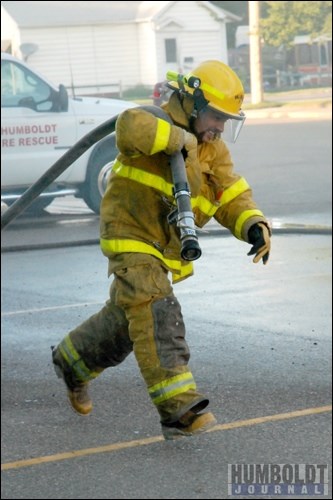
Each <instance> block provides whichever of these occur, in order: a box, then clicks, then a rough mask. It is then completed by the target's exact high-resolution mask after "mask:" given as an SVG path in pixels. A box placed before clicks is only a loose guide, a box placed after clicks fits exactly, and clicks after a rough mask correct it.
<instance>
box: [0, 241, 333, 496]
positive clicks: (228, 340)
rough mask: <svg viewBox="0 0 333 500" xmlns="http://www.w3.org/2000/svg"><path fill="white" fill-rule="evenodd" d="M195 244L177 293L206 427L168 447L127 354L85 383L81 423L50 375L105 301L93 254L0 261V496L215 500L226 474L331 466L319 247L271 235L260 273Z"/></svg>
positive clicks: (326, 262)
mask: <svg viewBox="0 0 333 500" xmlns="http://www.w3.org/2000/svg"><path fill="white" fill-rule="evenodd" d="M200 241H201V247H202V250H203V256H202V257H201V259H199V260H198V261H197V262H196V263H195V268H196V273H195V276H194V277H193V278H191V279H190V280H188V281H185V282H183V283H181V284H179V285H177V286H176V287H175V292H176V294H177V296H178V298H179V300H180V302H181V304H182V308H183V314H184V318H185V322H186V325H187V339H188V343H189V345H190V348H191V353H192V357H191V369H192V371H193V374H194V376H195V379H196V382H197V384H198V387H199V388H200V390H201V391H202V392H203V393H204V394H206V395H207V396H208V397H209V398H210V400H211V405H210V407H211V411H213V412H214V414H215V415H216V417H217V421H218V424H217V426H216V427H215V428H214V429H213V432H211V433H209V434H206V435H202V436H201V437H196V438H191V439H182V440H179V441H177V442H164V441H163V439H162V437H161V432H160V426H159V421H158V416H157V413H156V411H155V409H154V408H153V406H152V404H151V402H150V401H149V398H148V396H147V393H146V389H145V387H144V383H143V381H142V379H141V377H140V374H139V371H138V368H137V366H136V363H135V359H134V357H133V355H130V357H129V358H127V360H125V362H124V363H123V364H122V365H120V366H119V367H117V368H114V369H109V370H107V371H105V372H104V373H103V374H102V375H101V376H100V378H99V379H97V380H95V381H94V382H93V383H92V384H91V394H92V397H93V401H94V405H95V407H94V410H93V413H92V414H91V415H90V416H89V417H87V418H84V417H79V416H77V415H75V414H74V413H73V412H72V411H71V409H70V408H69V406H68V405H67V402H66V396H65V390H64V387H63V384H62V382H61V381H60V380H58V379H57V378H56V377H55V374H54V372H53V368H52V366H51V357H50V354H51V351H50V346H51V345H54V344H56V343H57V342H59V341H60V340H61V339H62V337H63V335H64V334H65V333H66V332H67V331H68V330H69V329H71V328H72V327H74V326H76V325H77V324H78V323H80V322H81V321H83V320H84V319H85V318H87V317H88V316H89V315H90V314H93V313H94V312H96V311H97V310H98V309H99V308H100V307H101V306H102V304H103V303H104V300H105V299H106V298H107V291H108V287H109V282H108V279H107V276H106V262H105V259H104V258H103V257H101V255H100V251H99V248H98V246H95V245H92V246H86V247H72V248H66V249H62V250H60V249H51V250H50V249H47V250H39V251H26V252H11V253H5V254H3V255H2V270H3V271H2V274H3V276H2V279H3V305H2V311H3V312H2V332H3V336H2V370H3V371H2V464H3V465H2V468H3V470H2V498H8V499H9V498H11V499H14V498H31V499H37V498H59V499H60V498H73V499H74V498H75V499H77V498H119V499H120V498H124V499H125V498H137V499H139V498H226V497H227V494H228V490H227V483H228V475H227V470H228V464H240V463H243V464H322V465H328V466H329V467H330V464H331V429H330V425H331V413H330V412H331V406H330V404H331V368H330V352H331V325H330V311H331V267H330V266H331V255H330V254H331V240H330V237H329V236H316V235H308V236H307V235H294V236H292V235H281V236H280V235H277V236H276V237H275V238H274V250H273V251H272V256H271V262H270V263H269V265H267V266H262V265H261V264H260V265H257V266H256V265H254V264H252V263H251V260H250V258H249V257H248V256H247V255H246V252H247V250H248V248H247V246H246V245H245V244H242V243H241V242H238V241H237V240H235V239H233V238H229V237H226V238H221V237H219V236H211V237H203V238H201V240H200ZM300 248H301V249H302V250H301V251H300ZM329 494H330V493H329ZM317 497H318V495H315V496H313V498H317ZM238 498H246V497H245V496H238ZM252 498H253V497H252ZM265 498H271V497H270V496H268V497H267V496H266V497H265ZM307 498H311V496H309V497H307Z"/></svg>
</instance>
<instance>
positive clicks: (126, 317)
mask: <svg viewBox="0 0 333 500" xmlns="http://www.w3.org/2000/svg"><path fill="white" fill-rule="evenodd" d="M169 76H170V75H169ZM168 86H169V87H170V89H172V90H173V92H172V94H171V96H170V99H169V101H168V102H167V103H166V104H164V105H163V110H164V111H165V112H166V113H167V115H168V117H170V118H171V121H170V120H168V121H167V120H164V119H162V118H159V117H157V116H155V115H154V114H152V113H151V112H149V111H147V109H144V108H140V107H137V108H132V109H128V110H126V111H124V112H122V113H121V114H120V115H119V117H118V120H117V123H116V139H117V147H118V149H119V151H120V153H119V155H118V157H117V160H116V162H115V164H114V166H113V170H112V173H111V175H110V177H109V180H108V185H107V189H106V192H105V194H104V196H103V199H102V203H101V212H100V213H101V216H100V220H101V222H100V234H101V240H100V241H101V249H102V252H103V253H104V255H105V256H106V257H107V258H108V274H109V276H111V275H112V277H113V280H112V283H111V287H110V294H109V300H108V301H107V302H106V304H105V306H104V307H103V308H102V309H101V310H100V311H99V312H98V313H97V314H95V315H93V316H92V317H90V318H89V319H87V320H86V321H85V322H83V323H82V324H81V325H80V326H78V327H77V328H75V329H74V330H72V331H71V332H70V333H69V334H68V335H66V336H65V337H64V338H63V340H62V341H61V342H60V343H59V345H58V346H57V347H55V348H53V353H52V354H53V363H54V366H55V370H56V372H57V374H58V376H59V377H62V378H63V379H64V382H65V384H66V387H67V395H68V398H69V401H70V403H71V405H72V407H73V409H74V410H75V411H76V412H77V413H79V414H81V415H87V414H89V413H90V412H91V410H92V401H91V399H90V397H89V394H88V384H89V381H91V380H92V379H94V378H96V377H97V376H98V375H99V374H100V373H101V372H102V371H103V370H104V369H106V368H108V367H111V366H116V365H118V364H119V363H121V362H122V361H123V360H124V359H125V358H126V356H127V355H129V354H130V353H131V352H132V351H134V355H135V358H136V361H137V363H138V366H139V369H140V371H141V375H142V377H143V379H144V381H145V383H146V386H147V390H148V394H149V396H150V398H151V401H152V403H153V404H154V405H155V407H156V409H157V411H158V413H159V417H160V422H161V426H162V433H163V436H164V438H165V439H176V438H178V437H181V436H191V435H193V434H197V433H200V432H204V431H206V430H207V429H209V428H211V427H212V426H213V425H214V424H215V423H216V420H215V417H214V415H213V414H212V413H210V412H204V411H203V410H204V409H205V408H206V407H207V405H208V403H209V400H208V399H207V397H205V396H204V395H202V394H201V393H200V392H199V391H198V389H197V386H196V383H195V380H194V377H193V375H192V373H191V371H190V369H189V367H188V361H189V357H190V352H189V348H188V345H187V343H186V340H185V326H184V321H183V316H182V312H181V307H180V304H179V302H178V300H177V298H176V297H175V295H174V292H173V285H174V284H175V283H177V282H178V281H180V280H183V279H185V278H187V277H189V276H190V275H191V274H192V272H193V269H192V267H193V263H192V262H189V261H186V260H183V259H182V258H181V256H180V248H181V242H180V231H179V228H178V227H177V224H170V219H169V218H168V216H169V214H170V213H171V212H172V211H173V210H174V209H175V198H174V194H173V185H172V176H171V169H170V155H173V154H174V153H176V152H178V151H182V153H183V155H184V158H185V166H186V173H187V179H188V183H189V186H190V192H191V205H192V208H193V214H194V218H195V224H196V225H197V226H198V227H202V226H204V225H205V224H206V223H207V222H208V221H209V220H210V219H211V218H212V217H214V218H215V220H216V221H217V222H218V223H220V224H221V225H222V226H223V227H225V228H227V229H228V230H229V231H230V232H231V233H232V234H233V235H234V236H235V237H236V238H238V239H239V240H241V241H244V242H247V243H249V244H250V245H252V246H251V249H250V251H249V253H248V255H254V258H253V262H254V263H258V262H259V261H260V260H262V262H263V264H266V263H267V261H268V257H269V252H270V228H269V224H268V223H267V221H266V219H265V216H264V215H263V213H262V212H261V211H260V210H259V209H258V208H257V206H256V204H255V202H254V201H253V199H252V192H251V188H250V186H249V185H248V183H247V182H246V180H245V179H244V178H243V177H241V176H240V175H237V174H236V173H234V171H233V163H232V160H231V156H230V153H229V150H228V148H227V146H226V144H225V141H224V138H225V136H226V135H227V134H229V139H230V140H232V141H235V140H236V138H237V135H238V134H239V131H240V129H241V127H242V125H243V122H244V119H245V116H244V113H243V112H242V111H241V106H242V102H243V98H244V90H243V86H242V83H241V81H240V80H239V78H238V76H237V75H236V74H235V73H234V71H233V70H232V69H231V68H230V67H228V66H227V65H225V64H223V63H222V62H220V61H214V60H213V61H206V62H203V63H202V64H200V65H199V66H198V67H197V68H196V69H194V70H193V71H192V72H191V73H190V74H188V75H186V76H182V75H176V76H175V78H173V77H172V78H171V80H170V81H169V83H168ZM171 275H172V279H171Z"/></svg>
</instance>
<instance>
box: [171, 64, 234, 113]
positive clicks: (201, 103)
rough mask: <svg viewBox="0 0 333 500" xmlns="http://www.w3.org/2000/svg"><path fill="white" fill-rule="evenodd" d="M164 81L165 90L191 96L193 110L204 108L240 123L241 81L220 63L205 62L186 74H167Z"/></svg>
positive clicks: (227, 67)
mask: <svg viewBox="0 0 333 500" xmlns="http://www.w3.org/2000/svg"><path fill="white" fill-rule="evenodd" d="M167 79H168V80H169V81H168V87H170V88H172V89H174V90H179V91H180V92H183V93H185V94H190V95H192V96H193V98H194V106H195V109H196V110H197V111H200V110H201V109H203V108H204V107H205V106H207V105H208V106H209V107H210V108H212V109H215V110H216V111H219V112H220V113H223V114H225V115H227V116H229V117H230V118H234V119H236V120H244V115H243V113H242V111H241V106H242V102H243V99H244V88H243V85H242V82H241V81H240V79H239V78H238V76H237V75H236V73H235V72H234V71H233V70H232V69H231V68H230V67H229V66H227V65H226V64H224V63H222V62H221V61H205V62H203V63H202V64H200V65H199V66H198V67H197V68H195V69H194V70H193V71H191V72H190V73H188V74H187V75H179V74H177V73H175V72H173V71H168V73H167Z"/></svg>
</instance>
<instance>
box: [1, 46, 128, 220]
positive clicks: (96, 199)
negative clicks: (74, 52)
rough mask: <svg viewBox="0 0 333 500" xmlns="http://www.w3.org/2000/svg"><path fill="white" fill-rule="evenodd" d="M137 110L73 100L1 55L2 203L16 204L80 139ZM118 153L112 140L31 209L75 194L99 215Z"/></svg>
mask: <svg viewBox="0 0 333 500" xmlns="http://www.w3.org/2000/svg"><path fill="white" fill-rule="evenodd" d="M133 106H136V104H135V103H132V102H130V101H123V100H120V99H100V98H98V97H73V98H71V97H68V93H67V91H66V89H65V87H64V86H63V85H59V87H58V88H57V87H56V86H54V85H53V84H52V83H50V82H48V81H47V80H46V79H45V78H44V77H43V76H41V75H40V74H39V73H38V72H36V71H35V70H33V69H32V68H31V67H29V66H28V65H27V64H26V63H24V62H23V61H21V60H19V59H16V58H15V57H13V56H11V55H9V54H6V53H2V54H1V201H3V202H5V203H6V204H7V205H10V204H12V203H13V202H14V201H15V200H16V199H17V198H19V197H20V196H21V195H22V193H24V191H26V189H28V188H29V187H30V186H31V185H32V184H33V183H34V182H35V181H37V180H38V179H39V178H40V177H41V175H43V174H44V173H45V172H46V171H47V170H48V169H49V168H50V167H51V166H52V165H53V164H54V163H55V162H56V161H57V160H58V159H59V158H60V157H61V156H62V155H63V154H64V153H65V152H66V151H67V150H68V149H69V148H70V147H71V146H73V145H74V144H75V143H76V142H77V141H79V139H81V138H82V137H83V136H85V135H86V134H87V133H88V132H90V131H91V130H93V129H94V128H96V127H97V126H98V125H100V124H101V123H103V122H105V121H107V120H109V119H110V118H112V117H114V116H115V115H117V114H118V113H120V112H121V111H123V110H124V109H126V108H129V107H133ZM117 153H118V150H117V148H116V144H115V136H114V134H110V135H108V136H106V137H105V138H104V139H102V140H100V141H99V142H97V143H96V144H94V145H93V146H92V147H90V149H89V150H88V151H86V152H85V153H84V154H83V155H82V156H81V157H80V158H78V159H77V160H76V161H75V162H74V163H73V164H72V165H71V166H69V167H68V168H67V169H66V170H65V171H64V172H63V173H62V174H61V175H60V176H59V177H58V178H57V179H56V180H55V182H54V183H53V184H52V185H51V186H49V187H48V188H47V189H46V190H45V191H44V192H43V193H41V195H40V196H39V197H38V198H37V200H36V201H35V202H34V203H33V205H32V207H33V208H34V209H35V210H36V209H37V210H39V209H42V208H45V207H46V206H47V205H49V203H51V201H52V200H53V199H54V198H55V197H57V196H65V195H68V194H71V195H75V196H77V197H79V198H83V200H84V201H85V202H86V204H87V205H88V207H89V208H91V209H92V210H93V211H94V212H96V213H99V206H100V201H101V189H100V186H99V177H100V173H101V171H102V169H103V167H105V166H106V165H107V164H109V163H110V162H112V161H113V160H114V158H115V157H116V155H117ZM104 170H105V169H104Z"/></svg>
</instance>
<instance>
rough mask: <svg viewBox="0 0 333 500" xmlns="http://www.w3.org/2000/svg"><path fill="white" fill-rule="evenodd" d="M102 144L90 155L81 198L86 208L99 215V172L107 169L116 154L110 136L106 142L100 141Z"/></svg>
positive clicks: (116, 150) (112, 138) (100, 194)
mask: <svg viewBox="0 0 333 500" xmlns="http://www.w3.org/2000/svg"><path fill="white" fill-rule="evenodd" d="M101 142H102V144H101V145H100V146H98V147H97V149H96V150H95V151H94V152H93V154H92V155H91V158H90V160H89V165H88V169H87V175H86V180H85V185H84V188H83V193H82V197H83V199H84V201H85V202H86V204H87V205H88V207H89V208H90V209H91V210H92V211H93V212H95V213H96V214H99V212H100V204H101V200H102V192H101V181H100V176H101V171H102V169H105V167H106V168H107V165H109V164H110V162H113V161H114V159H115V158H116V156H117V154H118V149H117V148H116V146H115V139H114V137H112V136H111V138H110V137H107V139H106V140H104V141H101Z"/></svg>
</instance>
